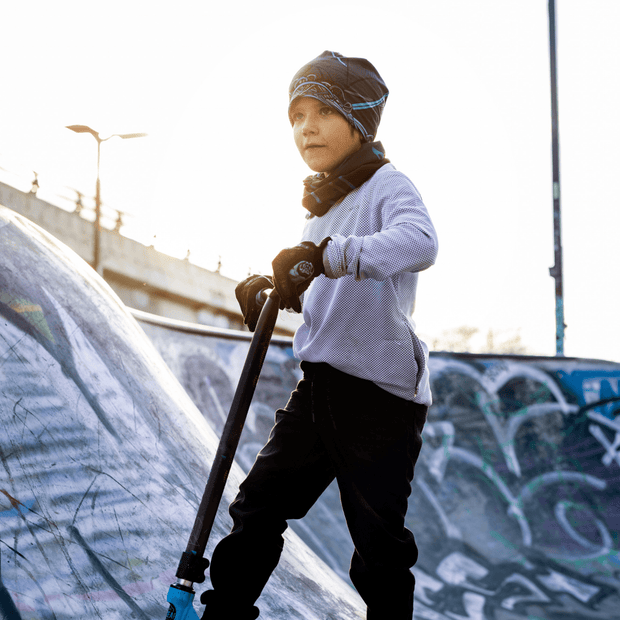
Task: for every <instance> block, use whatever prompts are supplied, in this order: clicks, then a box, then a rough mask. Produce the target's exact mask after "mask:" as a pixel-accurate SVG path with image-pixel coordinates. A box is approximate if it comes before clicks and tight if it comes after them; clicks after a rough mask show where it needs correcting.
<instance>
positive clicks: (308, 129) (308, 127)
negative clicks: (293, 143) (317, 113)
mask: <svg viewBox="0 0 620 620" xmlns="http://www.w3.org/2000/svg"><path fill="white" fill-rule="evenodd" d="M301 130H302V133H303V134H304V135H308V134H313V133H316V123H315V121H314V119H313V118H311V117H310V116H307V117H306V118H305V119H304V124H303V126H302V128H301Z"/></svg>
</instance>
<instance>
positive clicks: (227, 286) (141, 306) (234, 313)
mask: <svg viewBox="0 0 620 620" xmlns="http://www.w3.org/2000/svg"><path fill="white" fill-rule="evenodd" d="M37 189H38V188H35V186H34V185H33V191H30V192H23V191H21V190H19V189H16V188H14V187H12V186H11V185H7V184H5V183H2V182H0V204H2V205H4V206H5V207H8V208H9V209H12V210H13V211H16V212H17V213H20V214H21V215H23V216H25V217H27V218H28V219H29V220H31V221H32V222H34V223H35V224H37V225H39V226H40V227H41V228H43V229H44V230H46V231H47V232H49V233H50V234H52V235H53V236H54V237H56V238H57V239H58V240H59V241H61V242H63V243H64V244H66V245H67V246H69V247H70V248H71V249H72V250H74V251H75V252H76V253H77V254H78V255H79V256H80V257H81V258H83V259H84V260H85V261H86V262H88V263H91V264H92V257H93V237H94V224H93V222H90V221H88V220H86V219H84V217H83V216H82V214H81V208H80V207H81V203H79V202H78V203H77V207H76V209H75V210H74V211H73V212H69V211H67V210H65V209H61V208H60V207H57V206H55V205H53V204H51V203H49V202H46V201H44V200H41V199H40V198H38V197H37V195H36V190H37ZM100 261H101V262H100V268H99V272H100V273H101V274H102V276H103V278H104V279H105V280H106V282H107V283H108V284H109V285H110V287H111V288H112V289H113V290H114V292H115V293H116V294H117V295H118V296H119V297H120V299H121V300H122V301H123V302H124V303H125V305H127V306H129V307H130V308H136V309H138V310H143V311H145V312H150V313H152V314H157V315H160V316H165V317H168V318H171V319H177V320H181V321H189V322H192V323H200V324H203V325H211V326H215V327H225V328H231V329H244V327H243V319H242V317H241V313H240V311H239V305H238V304H237V300H236V298H235V286H236V285H237V282H236V281H235V280H232V279H230V278H227V277H225V276H223V275H221V274H220V273H218V272H215V271H209V270H208V269H203V268H202V267H199V266H197V265H194V264H193V263H191V262H190V261H189V260H182V259H177V258H172V257H170V256H167V255H166V254H163V253H162V252H159V251H157V250H156V249H155V248H154V247H146V246H145V245H143V244H141V243H139V242H137V241H134V240H132V239H128V238H126V237H123V236H122V235H121V234H120V233H119V232H118V231H116V230H109V229H108V228H103V227H102V229H101V259H100ZM299 324H300V316H299V315H290V314H288V313H283V312H281V313H280V317H279V319H278V324H277V325H276V329H275V333H276V334H279V335H292V334H293V333H294V331H295V329H296V328H297V326H298V325H299Z"/></svg>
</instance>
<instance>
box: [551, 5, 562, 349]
mask: <svg viewBox="0 0 620 620" xmlns="http://www.w3.org/2000/svg"><path fill="white" fill-rule="evenodd" d="M549 58H550V68H551V141H552V146H551V149H552V160H553V249H554V254H555V265H554V266H553V267H551V268H550V269H549V274H550V275H551V276H552V277H553V278H554V279H555V349H556V353H555V354H556V355H557V356H563V355H564V328H565V327H566V325H565V323H564V286H563V273H562V227H561V211H560V137H559V130H558V85H557V66H556V44H555V0H549Z"/></svg>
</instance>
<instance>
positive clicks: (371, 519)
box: [204, 362, 427, 620]
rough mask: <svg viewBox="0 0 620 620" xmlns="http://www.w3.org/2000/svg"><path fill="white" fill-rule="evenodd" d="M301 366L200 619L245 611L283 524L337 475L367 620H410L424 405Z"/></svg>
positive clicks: (244, 488) (271, 562)
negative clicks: (414, 484) (415, 484)
mask: <svg viewBox="0 0 620 620" xmlns="http://www.w3.org/2000/svg"><path fill="white" fill-rule="evenodd" d="M302 369H303V371H304V378H303V379H302V380H301V381H300V382H299V384H298V385H297V388H296V389H295V391H294V392H293V393H292V394H291V397H290V400H289V402H288V403H287V405H286V407H284V409H279V410H278V411H277V412H276V422H275V425H274V427H273V429H272V431H271V435H270V437H269V441H268V442H267V444H266V445H265V446H264V448H263V449H262V450H261V451H260V453H259V454H258V456H257V458H256V461H255V463H254V465H253V467H252V469H251V470H250V472H249V474H248V476H247V478H246V479H245V481H244V482H243V483H242V484H241V485H240V487H239V494H238V495H237V498H236V499H235V501H234V502H233V503H232V504H231V506H230V515H231V516H232V518H233V523H234V525H233V528H232V531H231V533H230V534H229V535H228V536H226V537H225V538H224V539H223V540H222V541H221V542H220V543H219V544H218V545H217V547H216V548H215V551H214V553H213V557H212V562H211V569H210V575H211V582H212V584H213V588H214V591H212V592H209V593H207V594H208V596H207V598H206V599H205V600H206V601H209V602H208V603H207V610H206V612H205V616H204V618H214V619H215V620H217V619H218V618H219V613H217V612H216V610H217V609H220V610H222V611H227V612H228V613H230V611H231V610H233V609H235V610H237V611H238V612H239V617H243V616H244V614H243V611H242V610H243V609H244V608H245V609H251V608H252V606H253V605H254V602H255V601H256V599H257V598H258V597H259V596H260V594H261V591H262V590H263V588H264V586H265V584H266V583H267V580H268V579H269V576H270V575H271V573H272V572H273V570H274V569H275V567H276V566H277V564H278V561H279V559H280V554H281V552H282V548H283V544H284V542H283V538H282V534H283V532H284V530H285V529H286V528H287V520H288V519H300V518H302V517H303V516H304V515H305V514H306V513H307V512H308V510H309V509H310V508H311V507H312V505H313V504H314V503H315V502H316V500H317V499H318V498H319V496H320V495H321V494H322V493H323V491H324V490H325V489H326V488H327V486H328V485H329V484H330V483H331V482H332V480H333V479H334V478H336V480H337V482H338V487H339V489H340V496H341V501H342V508H343V511H344V515H345V518H346V520H347V525H348V528H349V531H350V533H351V537H352V539H353V543H354V545H355V552H354V554H353V558H352V560H351V567H350V573H349V574H350V576H351V581H352V582H353V584H354V585H355V587H356V588H357V590H358V592H359V594H360V595H361V597H362V598H363V599H364V601H365V602H366V604H367V606H368V613H367V618H368V620H373V619H380V618H387V617H389V618H390V620H405V619H406V620H411V618H412V615H413V590H414V584H415V580H414V577H413V575H412V573H411V571H410V570H409V569H410V568H411V567H412V566H413V565H414V564H415V562H416V560H417V556H418V549H417V547H416V544H415V540H414V537H413V535H412V533H411V532H410V531H409V530H408V529H407V528H406V527H405V514H406V512H407V498H408V497H409V495H410V493H411V480H412V479H413V470H414V465H415V462H416V460H417V458H418V455H419V453H420V448H421V447H422V438H421V432H422V427H423V426H424V422H425V421H426V413H427V407H425V406H423V405H417V404H415V403H412V402H410V401H405V400H403V399H401V398H398V397H397V396H394V395H392V394H389V393H388V392H386V391H385V390H382V389H381V388H379V387H377V386H376V385H375V384H374V383H372V382H370V381H365V380H363V379H358V378H356V377H352V376H350V375H347V374H345V373H343V372H340V371H338V370H335V369H334V368H332V367H331V366H329V365H327V364H310V363H307V362H302ZM209 595H210V597H209ZM210 606H211V609H212V610H213V614H211V613H210ZM248 617H253V616H252V614H251V613H250V615H249V616H248Z"/></svg>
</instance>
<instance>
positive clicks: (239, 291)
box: [235, 275, 273, 332]
mask: <svg viewBox="0 0 620 620" xmlns="http://www.w3.org/2000/svg"><path fill="white" fill-rule="evenodd" d="M266 288H273V280H272V279H271V278H269V277H268V276H256V275H254V276H250V277H249V278H246V279H245V280H244V281H243V282H239V284H237V288H235V296H236V297H237V301H238V302H239V306H240V307H241V312H242V314H243V323H244V325H247V326H248V328H249V330H250V331H251V332H253V331H254V330H255V329H256V323H257V322H258V317H259V315H260V311H261V310H262V308H263V304H264V300H262V299H261V298H260V295H259V293H260V292H261V291H263V290H265V289H266Z"/></svg>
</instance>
